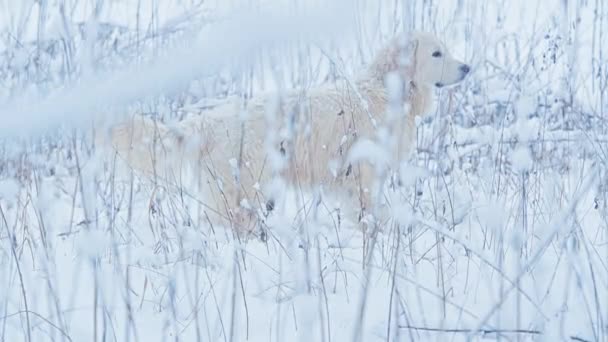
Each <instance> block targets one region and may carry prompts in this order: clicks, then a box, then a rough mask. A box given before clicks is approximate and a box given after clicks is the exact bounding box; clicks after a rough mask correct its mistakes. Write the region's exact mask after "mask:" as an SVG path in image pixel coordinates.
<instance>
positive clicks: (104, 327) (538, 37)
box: [0, 0, 608, 342]
mask: <svg viewBox="0 0 608 342" xmlns="http://www.w3.org/2000/svg"><path fill="white" fill-rule="evenodd" d="M564 3H565V2H563V1H557V0H555V1H549V2H546V3H545V2H542V3H541V2H537V3H533V2H528V1H524V0H516V1H508V2H479V1H474V0H447V1H442V2H430V1H422V2H421V1H416V2H407V4H408V5H411V6H404V4H405V2H404V3H402V2H396V1H395V2H392V1H373V0H362V1H357V2H355V5H353V3H352V2H349V1H338V2H332V4H331V5H328V4H327V3H326V2H325V1H321V0H307V1H297V2H291V1H287V0H280V1H279V0H273V1H269V0H266V1H262V0H259V1H258V0H229V1H225V0H206V1H198V0H155V1H137V0H123V1H84V0H65V1H64V0H62V1H58V0H48V1H32V0H27V1H25V0H24V1H12V0H0V55H1V56H2V57H1V58H0V274H1V275H2V276H0V341H7V342H8V341H28V342H29V341H85V340H86V341H90V340H95V341H168V340H174V341H229V340H232V341H245V340H247V341H253V342H257V341H293V340H298V341H300V340H301V341H304V340H313V341H355V340H359V341H386V340H390V341H401V340H407V341H444V340H446V341H470V340H473V341H483V340H494V339H498V338H500V339H501V340H518V341H557V340H574V338H576V339H578V340H582V341H604V340H607V339H608V323H607V322H608V307H607V306H606V305H605V303H607V302H608V270H607V267H606V260H608V243H607V241H608V228H607V222H608V195H607V194H608V191H607V190H608V185H607V182H608V174H607V172H606V170H607V169H608V168H607V167H606V166H607V162H608V159H607V157H606V155H607V154H606V153H607V152H608V150H607V149H606V146H607V144H606V142H607V141H608V120H607V119H606V111H605V108H604V107H605V105H606V103H608V101H607V100H608V98H607V97H608V93H607V92H606V88H605V85H606V84H607V83H606V80H607V77H606V75H604V74H605V73H606V70H605V69H606V68H605V67H604V66H605V65H606V58H607V56H606V52H605V51H606V48H605V45H604V44H605V43H604V41H605V38H606V33H607V32H608V31H607V30H608V21H606V20H605V17H606V16H607V15H608V12H607V11H608V7H607V6H605V5H604V4H603V3H602V2H601V1H599V2H594V1H571V2H568V3H567V7H568V8H564V7H563V4H564ZM96 4H97V5H99V6H100V7H99V8H98V9H99V11H98V13H97V15H95V14H94V12H93V11H94V7H95V5H96ZM598 4H599V5H598ZM42 5H44V6H42ZM60 5H63V6H65V9H66V11H65V13H64V14H62V12H61V11H60ZM41 6H42V7H41ZM596 6H598V7H596ZM595 12H597V16H596V15H595ZM579 17H580V20H578V18H579ZM39 24H40V25H43V26H42V27H40V29H39V26H38V25H39ZM404 28H416V29H424V30H430V31H433V32H435V33H436V34H437V35H438V36H439V37H440V38H441V39H442V40H444V41H445V42H446V45H447V46H448V48H449V49H450V50H451V51H452V53H453V54H454V55H455V56H457V57H458V58H462V59H464V60H466V61H470V64H471V65H472V66H473V73H472V75H471V76H470V77H469V78H468V79H467V80H466V81H465V82H464V83H463V84H461V85H459V86H456V87H451V88H449V89H442V90H438V91H436V95H437V96H436V97H435V100H436V102H437V103H436V104H435V106H434V107H435V109H434V110H433V112H431V113H429V115H427V116H426V117H423V118H422V117H421V118H416V130H417V133H418V138H417V139H416V151H415V152H416V153H415V154H414V155H413V157H412V158H410V159H409V160H405V161H400V162H401V165H400V166H401V167H400V169H399V176H400V177H399V180H400V183H399V186H395V185H394V184H392V183H393V182H388V181H387V182H386V183H387V184H386V189H384V190H385V191H384V194H383V195H384V198H385V200H386V203H387V204H388V210H387V219H386V220H385V221H381V222H380V223H379V224H378V226H377V229H378V230H377V231H375V230H373V229H371V228H374V227H373V225H372V224H371V221H370V222H368V224H367V226H366V225H364V224H360V223H358V222H351V221H350V220H349V219H348V218H347V217H345V216H344V215H343V214H344V213H345V212H346V211H348V210H349V209H355V211H357V210H358V208H349V207H347V204H346V202H344V201H341V199H340V197H339V196H338V194H334V193H331V192H329V189H327V188H325V187H324V186H323V185H322V184H320V186H319V189H318V190H315V191H313V192H311V193H308V192H306V191H303V190H300V189H290V191H287V192H286V193H285V191H284V190H285V184H284V183H283V182H284V180H283V179H281V178H280V177H277V178H276V179H273V180H272V182H271V183H270V184H261V183H257V184H256V185H255V189H257V190H260V189H263V188H269V189H271V190H272V192H274V193H285V195H286V196H285V197H284V199H283V200H282V201H279V202H277V203H275V210H273V213H271V214H270V215H269V216H267V217H264V219H263V222H262V224H263V227H264V228H265V232H266V238H265V239H258V238H250V239H243V238H241V239H237V238H235V236H234V235H233V233H232V232H230V231H229V230H226V229H224V228H223V227H212V226H210V225H209V224H207V221H206V217H205V213H204V208H203V207H202V205H201V204H200V202H199V198H200V197H199V196H201V194H199V193H197V190H196V189H194V188H191V187H184V188H180V189H176V188H175V187H172V186H169V185H168V184H165V183H164V182H162V181H158V180H151V179H149V178H146V177H145V176H143V175H141V174H138V173H137V172H133V173H131V170H129V169H128V168H121V167H120V165H121V164H120V163H121V161H120V160H112V159H110V160H102V156H101V155H100V154H98V153H97V152H96V151H95V150H94V149H93V146H92V141H93V140H92V135H93V130H95V131H96V133H97V134H98V133H99V131H100V130H101V129H102V128H103V126H105V125H107V124H110V123H111V122H114V121H117V120H121V119H124V118H126V117H128V116H130V115H132V114H134V113H140V112H144V113H145V114H146V115H150V116H156V117H157V118H159V119H161V120H162V121H163V122H166V123H167V124H168V125H170V126H171V127H173V126H175V127H178V126H177V124H176V123H177V122H178V121H179V120H180V119H183V118H185V117H187V116H189V115H196V114H198V111H200V110H201V108H204V107H206V106H214V105H218V104H221V103H223V101H225V97H227V96H248V95H250V93H254V94H255V93H260V92H270V91H273V90H276V89H279V90H283V89H284V88H291V87H296V88H298V89H306V88H308V87H312V86H314V85H315V84H320V83H323V82H324V80H327V79H332V78H335V77H340V76H341V75H340V74H341V73H344V74H346V76H349V77H350V76H354V75H355V73H356V72H357V71H361V68H362V65H363V63H366V62H369V61H370V59H371V57H372V56H373V52H374V51H376V49H377V48H378V47H379V46H381V45H382V43H383V42H385V41H386V40H388V39H390V38H391V37H392V35H393V33H394V32H396V31H399V30H402V29H404ZM39 32H40V34H41V36H40V37H38V35H39ZM569 38H572V39H571V40H570V39H569ZM39 48H40V50H39ZM321 50H322V51H321ZM330 60H331V61H330ZM572 61H574V63H576V65H575V67H574V68H570V67H569V65H568V63H572ZM571 70H572V71H571ZM389 81H390V79H389ZM602 87H604V88H602ZM399 89H400V88H399V87H397V86H394V87H391V90H393V91H394V93H393V94H392V95H391V96H393V97H397V96H399V95H400V94H399V92H398V90H399ZM275 105H276V104H275ZM602 106H603V107H602ZM272 110H273V108H269V110H268V112H272ZM379 124H381V122H379ZM379 127H381V125H380V126H379ZM281 133H282V132H275V131H274V130H273V129H272V127H270V128H269V129H268V134H269V135H270V138H269V140H270V141H272V139H271V138H273V137H275V136H278V135H279V134H281ZM384 133H386V132H384ZM286 134H287V137H289V134H290V132H287V133H286ZM385 135H386V134H385ZM380 136H381V135H380ZM382 138H383V139H382V141H375V140H363V141H359V142H358V143H357V144H356V145H355V148H354V150H353V151H352V154H351V155H350V158H353V159H356V160H360V159H363V160H370V161H372V162H373V163H374V164H376V165H377V166H378V167H385V166H387V165H388V164H389V163H388V161H389V160H390V157H391V155H390V154H389V153H388V149H387V147H386V146H385V144H383V143H382V142H383V141H388V140H390V139H389V138H391V137H387V136H382ZM384 138H386V139H384ZM347 140H348V139H346V137H344V138H343V139H342V142H341V143H342V144H347V143H350V141H347ZM190 143H193V144H194V143H196V141H195V140H194V139H193V141H190ZM225 157H226V159H227V160H230V163H231V165H232V167H233V172H234V173H235V175H238V171H239V170H237V169H238V161H237V159H236V158H234V156H229V155H226V156H225ZM281 160H282V159H281V158H280V157H279V156H276V155H272V156H269V160H268V163H269V167H274V168H277V169H278V168H279V166H280V165H281V164H280V163H281ZM339 166H340V165H338V162H334V163H333V164H331V165H328V167H327V169H328V172H334V173H337V169H338V167H339ZM241 172H242V171H241ZM217 181H218V182H220V181H219V180H217ZM184 184H189V182H184ZM218 185H219V187H220V189H221V188H222V184H218ZM317 204H318V205H317ZM257 205H258V204H257V203H253V201H250V202H246V201H243V202H242V203H241V206H242V207H245V208H257ZM361 315H363V316H361ZM360 317H363V318H362V319H361V321H360V323H359V319H360ZM453 329H460V331H459V332H456V331H453ZM498 329H504V330H505V331H504V332H502V333H500V334H498V333H497V332H496V331H497V330H498ZM516 329H522V330H525V331H526V332H522V333H515V332H514V330H516ZM469 337H470V338H471V339H468V338H469Z"/></svg>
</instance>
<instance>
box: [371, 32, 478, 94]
mask: <svg viewBox="0 0 608 342" xmlns="http://www.w3.org/2000/svg"><path fill="white" fill-rule="evenodd" d="M470 71H471V68H470V67H469V66H468V65H467V64H465V63H463V62H460V61H458V60H456V59H455V58H454V57H452V55H451V54H450V52H449V51H448V49H447V48H446V47H445V45H444V44H443V43H442V42H441V41H439V39H437V37H435V36H434V35H432V34H430V33H425V32H413V33H410V34H408V35H407V36H401V37H398V38H395V39H394V40H393V41H392V42H391V43H390V44H389V45H388V46H387V47H386V48H385V49H384V50H383V51H382V52H381V53H380V54H379V55H378V56H377V57H376V60H375V61H374V63H373V65H372V72H373V73H374V74H375V76H376V77H379V78H381V79H382V78H384V77H385V76H386V75H387V74H388V73H391V72H397V73H398V74H399V75H401V76H402V77H403V78H404V79H405V80H409V81H412V82H413V83H414V84H415V85H416V86H426V87H443V86H447V85H451V84H455V83H458V82H460V81H462V80H463V79H464V78H465V77H466V76H467V75H468V74H469V72H470Z"/></svg>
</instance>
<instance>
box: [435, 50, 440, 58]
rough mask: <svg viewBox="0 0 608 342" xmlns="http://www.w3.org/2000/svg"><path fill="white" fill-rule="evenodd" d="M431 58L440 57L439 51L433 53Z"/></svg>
mask: <svg viewBox="0 0 608 342" xmlns="http://www.w3.org/2000/svg"><path fill="white" fill-rule="evenodd" d="M433 57H441V51H435V52H433Z"/></svg>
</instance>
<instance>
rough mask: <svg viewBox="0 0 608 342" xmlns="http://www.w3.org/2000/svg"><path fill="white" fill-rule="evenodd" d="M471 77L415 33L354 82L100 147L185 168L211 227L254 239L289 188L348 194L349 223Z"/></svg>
mask: <svg viewBox="0 0 608 342" xmlns="http://www.w3.org/2000/svg"><path fill="white" fill-rule="evenodd" d="M469 71H470V67H469V66H468V65H466V64H464V63H462V62H460V61H458V60H456V59H454V58H453V57H452V56H451V54H450V52H449V51H448V50H447V49H446V47H445V45H444V44H442V43H441V42H440V41H439V40H438V39H437V38H436V37H435V36H433V35H432V34H429V33H423V32H413V33H410V34H404V35H401V36H399V37H396V38H394V39H393V40H391V41H390V42H389V43H388V44H387V45H386V46H385V47H384V48H383V49H382V50H381V51H379V52H378V54H377V55H376V57H375V59H374V60H373V62H372V63H371V64H370V65H369V66H368V67H367V69H366V70H365V71H364V72H363V73H362V74H361V75H358V77H357V78H356V79H355V80H354V81H352V82H349V81H347V80H341V81H337V82H336V83H332V84H328V85H324V86H322V87H319V88H317V89H312V90H307V91H300V92H297V91H292V92H287V93H286V94H283V95H282V96H280V97H279V96H276V95H263V96H258V97H255V98H253V99H250V100H248V101H246V102H244V101H243V100H241V99H239V98H236V97H235V98H231V99H227V100H225V101H221V102H219V103H218V104H216V105H215V106H213V107H211V108H207V109H205V110H202V111H201V113H200V114H199V115H193V116H191V117H189V118H187V119H185V120H183V121H181V122H179V123H178V124H176V125H174V126H172V127H169V126H167V125H165V124H162V123H160V122H157V121H154V120H152V119H149V118H146V117H143V116H136V117H134V118H133V119H132V120H130V121H128V122H123V123H121V124H118V125H116V126H114V127H112V128H111V129H110V132H109V139H108V136H105V137H102V138H103V139H102V140H100V143H102V144H105V145H106V146H108V145H111V146H112V147H113V149H114V151H115V152H116V153H118V155H119V156H120V157H121V158H123V159H125V160H126V161H127V163H128V165H130V166H131V167H133V168H135V169H137V170H138V171H140V172H143V173H145V174H147V175H156V176H158V177H160V178H163V179H166V180H170V181H176V182H179V178H180V175H181V174H182V170H190V172H195V173H196V174H197V176H200V177H201V179H200V180H201V183H200V184H201V185H202V188H203V189H202V190H203V194H204V196H203V197H204V199H203V201H204V203H205V206H206V208H207V209H208V210H207V215H208V217H209V219H210V220H211V221H212V223H214V224H220V225H224V226H228V227H232V228H233V229H236V230H238V231H251V230H252V229H253V228H254V226H255V224H256V220H257V213H259V212H260V210H264V209H266V210H272V209H273V207H274V206H275V205H276V204H277V203H276V201H277V199H278V198H279V197H280V196H281V191H282V189H283V188H284V187H285V186H290V187H293V188H296V189H305V190H311V189H313V187H316V186H321V187H323V188H325V189H328V190H329V192H330V193H332V194H338V195H339V196H345V197H343V198H346V199H347V200H348V201H347V202H346V203H347V206H348V207H350V209H352V210H350V211H349V210H347V212H349V215H350V214H352V213H360V212H361V209H370V208H371V207H370V206H371V205H373V202H374V200H375V196H373V195H372V193H374V191H373V189H374V188H375V187H376V186H378V184H377V183H374V182H375V180H376V179H379V177H378V176H380V175H382V173H383V172H385V171H386V170H388V169H389V168H394V167H395V166H396V165H398V164H399V162H400V161H401V160H403V159H404V158H406V157H407V156H408V154H409V153H410V150H411V147H412V145H413V142H414V138H415V132H416V129H415V118H416V117H417V116H420V115H422V114H424V113H426V112H427V111H428V110H429V108H430V106H431V105H432V99H433V89H434V88H436V87H443V86H447V85H451V84H455V83H457V82H460V81H461V80H463V79H464V78H465V76H466V75H467V74H468V73H469ZM108 142H109V143H110V144H108ZM351 218H352V217H351Z"/></svg>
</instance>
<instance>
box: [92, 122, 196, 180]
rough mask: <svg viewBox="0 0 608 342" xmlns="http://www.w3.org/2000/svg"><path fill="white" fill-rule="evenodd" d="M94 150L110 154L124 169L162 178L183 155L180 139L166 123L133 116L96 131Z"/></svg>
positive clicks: (179, 135) (181, 139) (177, 133)
mask: <svg viewBox="0 0 608 342" xmlns="http://www.w3.org/2000/svg"><path fill="white" fill-rule="evenodd" d="M95 145H96V148H98V149H100V150H103V151H104V152H106V153H108V152H110V153H112V154H113V155H115V156H116V157H118V159H120V160H121V161H123V162H125V163H126V165H127V166H129V167H130V168H132V169H134V170H135V171H137V172H140V173H144V174H148V175H152V174H154V175H162V174H164V173H166V172H167V171H168V170H169V169H170V168H173V167H174V166H175V162H176V158H179V159H183V158H180V156H183V152H184V144H183V137H182V135H181V134H179V132H178V131H176V130H172V129H171V128H170V127H169V126H167V125H166V124H164V123H162V122H160V121H157V120H153V119H150V118H148V117H145V116H142V115H135V116H133V117H132V118H130V119H129V120H127V121H123V122H121V123H119V124H117V125H114V126H112V127H110V128H109V129H107V130H103V131H101V132H98V133H97V135H96V137H95Z"/></svg>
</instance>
